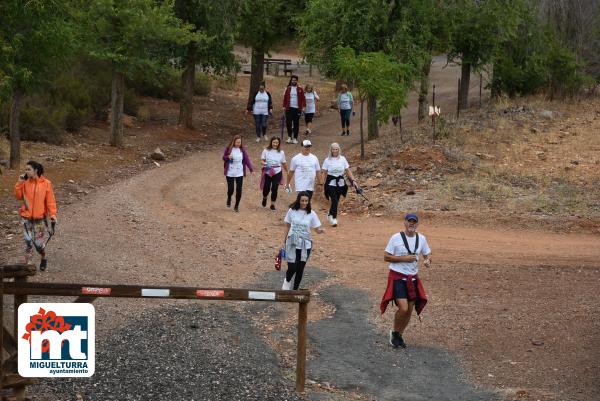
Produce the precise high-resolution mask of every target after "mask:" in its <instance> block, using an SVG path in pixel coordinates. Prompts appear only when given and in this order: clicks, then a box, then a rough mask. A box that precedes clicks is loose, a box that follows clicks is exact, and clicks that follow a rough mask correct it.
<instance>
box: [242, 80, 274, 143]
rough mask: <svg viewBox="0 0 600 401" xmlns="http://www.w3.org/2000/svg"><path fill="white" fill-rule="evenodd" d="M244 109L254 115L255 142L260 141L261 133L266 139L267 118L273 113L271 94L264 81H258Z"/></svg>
mask: <svg viewBox="0 0 600 401" xmlns="http://www.w3.org/2000/svg"><path fill="white" fill-rule="evenodd" d="M246 111H247V112H248V113H252V116H253V117H254V129H255V131H256V142H260V137H261V135H262V137H263V139H264V140H265V141H267V140H268V139H267V119H268V118H269V116H270V115H272V114H273V101H272V99H271V94H270V93H269V92H267V91H266V90H265V83H264V82H261V83H260V86H259V87H258V91H256V93H254V95H253V96H252V97H251V98H250V101H249V102H248V107H247V108H246Z"/></svg>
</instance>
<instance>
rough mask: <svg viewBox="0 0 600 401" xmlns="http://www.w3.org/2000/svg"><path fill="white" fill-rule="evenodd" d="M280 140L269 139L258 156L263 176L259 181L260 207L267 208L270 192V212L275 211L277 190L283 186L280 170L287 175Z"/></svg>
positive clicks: (275, 138)
mask: <svg viewBox="0 0 600 401" xmlns="http://www.w3.org/2000/svg"><path fill="white" fill-rule="evenodd" d="M280 147H281V140H280V139H279V138H277V137H276V136H274V137H272V138H271V141H270V142H269V146H267V147H266V148H265V149H264V150H263V151H262V155H261V156H260V160H261V162H262V166H263V167H262V171H263V175H262V177H261V180H260V188H261V189H262V193H263V199H262V206H263V207H266V206H267V196H268V195H269V192H271V210H275V201H276V200H277V190H278V189H279V185H284V184H285V182H282V180H283V173H282V170H285V173H286V174H287V173H288V166H287V163H286V161H285V153H284V152H283V150H281V149H280Z"/></svg>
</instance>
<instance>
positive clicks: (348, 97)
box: [337, 84, 354, 136]
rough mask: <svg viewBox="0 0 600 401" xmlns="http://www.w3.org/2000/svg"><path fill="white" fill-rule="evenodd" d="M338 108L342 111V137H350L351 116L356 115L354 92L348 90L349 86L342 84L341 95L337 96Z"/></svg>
mask: <svg viewBox="0 0 600 401" xmlns="http://www.w3.org/2000/svg"><path fill="white" fill-rule="evenodd" d="M337 106H338V110H339V111H340V119H341V121H342V136H344V135H346V136H349V135H350V116H351V115H354V111H353V109H354V98H353V97H352V92H350V91H349V90H348V85H346V84H342V86H341V87H340V93H338V96H337Z"/></svg>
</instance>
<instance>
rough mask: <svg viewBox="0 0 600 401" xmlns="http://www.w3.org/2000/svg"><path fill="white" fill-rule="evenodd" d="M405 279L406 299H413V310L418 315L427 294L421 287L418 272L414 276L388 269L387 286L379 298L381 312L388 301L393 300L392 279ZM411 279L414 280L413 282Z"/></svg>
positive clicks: (423, 306) (382, 312)
mask: <svg viewBox="0 0 600 401" xmlns="http://www.w3.org/2000/svg"><path fill="white" fill-rule="evenodd" d="M402 279H406V290H407V293H408V295H407V296H408V298H407V300H408V301H409V302H410V301H415V310H416V311H417V314H418V315H420V314H421V311H423V308H425V304H426V303H427V294H425V289H424V288H423V283H422V282H421V279H420V278H419V275H418V274H415V275H414V276H408V275H406V274H402V273H398V272H396V271H394V270H390V273H389V274H388V281H387V287H386V289H385V293H384V294H383V298H382V299H381V305H380V306H379V309H380V310H381V314H382V315H383V314H384V313H385V310H386V309H387V306H388V303H390V301H393V300H394V281H396V280H402ZM413 279H415V280H416V281H414V282H413Z"/></svg>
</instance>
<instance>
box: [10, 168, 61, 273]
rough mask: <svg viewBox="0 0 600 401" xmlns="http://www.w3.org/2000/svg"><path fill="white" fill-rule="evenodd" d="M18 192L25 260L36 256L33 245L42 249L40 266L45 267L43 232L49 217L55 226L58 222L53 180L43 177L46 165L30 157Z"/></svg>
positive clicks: (18, 183)
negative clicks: (20, 202)
mask: <svg viewBox="0 0 600 401" xmlns="http://www.w3.org/2000/svg"><path fill="white" fill-rule="evenodd" d="M15 196H16V198H17V199H18V200H20V201H22V204H21V207H20V208H19V215H20V216H21V223H22V224H23V238H24V239H25V263H29V262H30V261H31V259H32V258H33V247H35V249H36V250H37V251H38V252H39V253H40V255H41V257H42V260H41V262H40V270H46V267H48V259H47V257H46V251H45V249H44V247H45V242H44V236H45V233H46V230H45V228H47V224H48V223H47V220H46V218H47V217H50V220H51V221H52V223H53V224H52V226H53V227H54V224H56V212H57V210H56V198H55V197H54V191H53V189H52V183H51V182H50V180H48V179H47V178H46V177H44V166H42V165H41V164H40V163H38V162H35V161H32V160H31V161H28V162H27V166H26V168H25V174H23V175H21V176H19V181H17V183H16V184H15Z"/></svg>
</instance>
